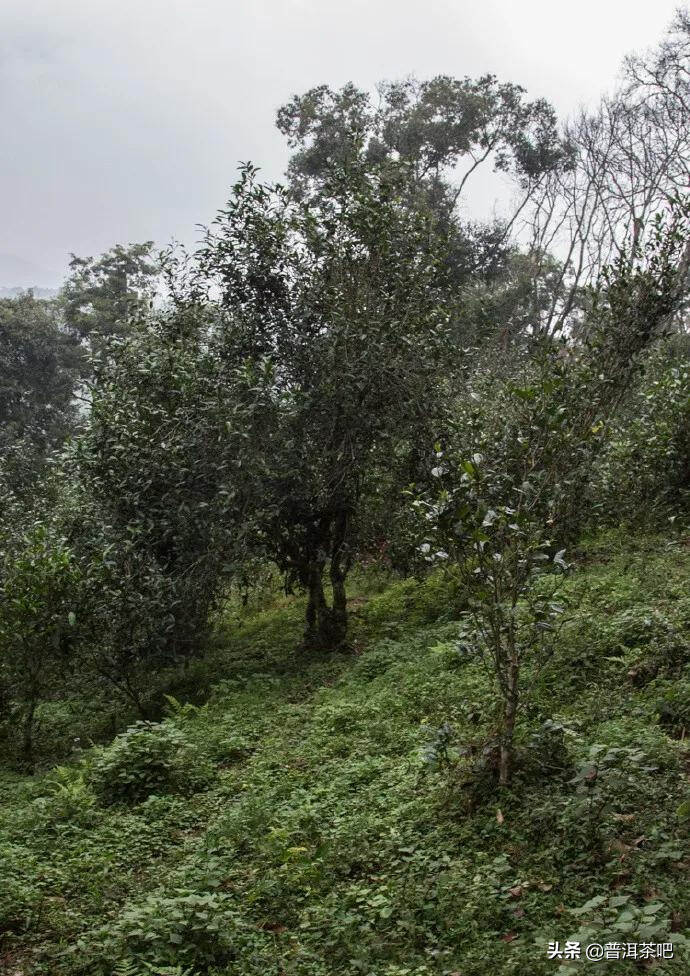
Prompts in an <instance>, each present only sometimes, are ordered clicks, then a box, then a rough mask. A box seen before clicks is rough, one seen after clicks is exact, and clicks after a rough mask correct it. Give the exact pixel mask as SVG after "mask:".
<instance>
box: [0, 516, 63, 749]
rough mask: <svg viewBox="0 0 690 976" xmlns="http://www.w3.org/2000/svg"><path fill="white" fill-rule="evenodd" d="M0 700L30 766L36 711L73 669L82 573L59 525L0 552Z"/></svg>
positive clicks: (34, 531) (38, 525)
mask: <svg viewBox="0 0 690 976" xmlns="http://www.w3.org/2000/svg"><path fill="white" fill-rule="evenodd" d="M0 560H1V562H0V643H1V644H2V655H1V656H0V697H1V698H2V699H3V700H4V701H5V702H6V703H7V704H8V705H9V707H10V709H16V711H17V716H16V719H15V721H16V724H17V725H18V726H19V727H20V729H21V735H22V743H21V754H22V758H23V760H24V762H25V763H26V764H27V765H29V766H31V765H32V764H33V761H34V753H33V737H34V729H35V723H36V717H37V715H36V713H37V708H38V706H39V704H40V702H41V701H43V700H44V699H45V698H46V697H47V696H48V695H49V694H51V693H53V692H54V690H55V688H56V687H60V685H61V684H62V679H63V675H64V674H65V671H66V670H68V669H69V666H70V665H71V664H72V660H71V659H72V657H73V654H74V646H75V640H76V634H77V628H76V623H77V618H76V613H75V610H76V609H77V606H78V591H79V587H80V583H81V572H80V567H79V565H78V562H77V560H76V558H75V554H74V551H73V550H72V548H71V546H70V545H69V542H68V540H67V539H66V538H65V537H64V536H63V535H61V533H60V526H59V523H57V524H55V523H53V524H51V523H50V521H46V522H40V521H37V522H35V523H34V524H33V525H31V526H30V527H29V528H28V529H27V531H26V532H25V533H24V534H20V535H19V537H18V538H15V539H10V540H8V542H7V543H5V544H4V545H3V546H2V549H0Z"/></svg>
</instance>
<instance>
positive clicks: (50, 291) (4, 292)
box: [0, 286, 58, 298]
mask: <svg viewBox="0 0 690 976" xmlns="http://www.w3.org/2000/svg"><path fill="white" fill-rule="evenodd" d="M27 291H32V292H33V293H34V298H55V297H56V295H57V293H58V289H57V288H38V287H32V288H30V289H29V288H21V287H19V286H16V287H14V288H0V298H17V297H18V296H19V295H23V294H24V292H27Z"/></svg>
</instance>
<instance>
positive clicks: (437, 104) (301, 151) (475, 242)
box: [277, 75, 564, 279]
mask: <svg viewBox="0 0 690 976" xmlns="http://www.w3.org/2000/svg"><path fill="white" fill-rule="evenodd" d="M378 95H379V100H378V105H376V106H374V105H373V104H372V102H371V99H370V97H369V95H368V94H367V93H366V92H364V91H361V90H360V89H357V88H356V87H355V86H354V85H352V84H348V85H345V86H344V87H343V88H342V89H340V91H334V90H332V89H330V88H329V87H328V86H326V85H322V86H320V87H317V88H313V89H311V90H310V91H308V92H306V93H305V94H303V95H296V96H294V97H293V98H292V100H291V101H290V102H288V103H287V104H285V105H283V106H282V108H280V110H279V111H278V116H277V124H278V128H279V129H280V131H281V132H282V133H283V134H284V135H285V136H287V138H288V141H289V144H290V146H291V147H292V148H293V149H294V150H295V151H294V154H293V156H292V158H291V160H290V163H289V166H288V177H289V179H290V183H291V185H292V186H293V188H295V189H296V190H297V191H298V192H300V193H302V194H309V193H314V192H318V191H319V187H321V186H322V185H323V181H324V179H327V178H328V173H329V172H330V169H331V168H332V167H333V166H348V165H352V164H353V163H354V162H355V161H357V162H358V163H359V164H360V165H366V166H367V167H368V168H369V169H371V170H376V169H383V170H397V171H399V172H401V173H404V176H405V181H406V186H407V192H408V194H409V196H410V199H411V200H415V201H417V202H418V205H419V206H420V207H421V208H422V209H423V210H429V211H431V212H432V213H433V214H434V215H435V217H436V219H437V221H438V222H439V224H440V226H441V229H442V230H443V232H444V233H445V234H446V235H448V236H449V239H450V240H451V241H452V244H453V246H452V247H451V248H450V250H449V254H448V260H449V262H450V265H451V267H452V269H453V272H454V276H455V278H456V279H467V278H468V277H469V276H471V275H476V274H477V273H483V274H486V273H487V272H489V273H490V272H491V271H492V270H495V269H496V268H497V267H500V266H501V260H502V258H503V257H504V252H503V251H502V247H503V245H505V244H506V243H507V240H508V237H509V234H510V231H511V228H512V226H513V224H514V222H515V220H516V219H517V217H518V215H519V214H520V213H521V212H522V210H523V209H524V206H525V204H526V201H527V200H528V199H529V198H530V196H531V195H532V194H533V192H534V190H535V188H536V187H537V186H538V185H540V183H541V181H542V180H543V178H544V176H545V175H546V174H547V173H549V172H550V171H551V170H552V169H553V168H554V167H555V166H557V165H558V163H559V161H560V160H561V159H562V156H563V152H564V148H563V145H562V143H561V140H560V136H559V133H558V126H557V121H556V116H555V113H554V111H553V109H552V108H551V106H550V105H549V104H548V103H547V102H546V101H545V100H543V99H537V100H536V101H532V102H530V101H527V100H526V99H525V98H524V89H523V88H521V87H520V86H519V85H514V84H510V83H502V82H499V81H498V80H497V79H496V78H495V77H494V76H493V75H485V76H483V77H482V78H479V79H477V80H472V79H469V78H463V79H458V78H452V77H449V76H447V75H438V76H437V77H435V78H432V79H430V80H427V81H418V80H416V79H414V78H409V79H406V80H404V81H396V82H387V83H382V84H381V85H379V87H378ZM488 165H493V167H494V169H495V170H497V171H500V172H504V173H509V174H510V175H511V176H512V177H513V178H514V180H515V183H516V186H518V187H519V190H520V193H519V194H518V196H519V199H518V201H517V203H516V204H515V208H514V211H513V213H512V214H510V215H509V216H508V217H507V218H506V219H505V220H503V221H501V222H499V224H497V225H494V226H493V227H487V228H478V227H477V226H472V225H464V226H463V225H461V222H460V220H459V217H458V209H457V204H458V201H459V200H460V199H461V197H462V196H463V194H465V193H466V191H467V188H468V185H469V183H470V182H471V180H472V178H473V176H474V175H475V173H476V172H477V171H478V170H479V169H481V168H482V167H483V166H488ZM488 244H490V245H491V246H490V248H488V250H487V247H486V245H488ZM487 256H488V257H489V260H488V262H487Z"/></svg>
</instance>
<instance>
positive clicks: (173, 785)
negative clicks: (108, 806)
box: [88, 722, 210, 803]
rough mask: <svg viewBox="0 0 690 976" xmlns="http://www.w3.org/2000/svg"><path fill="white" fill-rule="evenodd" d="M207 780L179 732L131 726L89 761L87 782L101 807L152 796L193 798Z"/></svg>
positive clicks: (203, 767) (164, 726) (169, 728)
mask: <svg viewBox="0 0 690 976" xmlns="http://www.w3.org/2000/svg"><path fill="white" fill-rule="evenodd" d="M209 775H210V767H209V765H208V763H207V762H205V761H204V759H203V758H202V757H200V756H199V755H198V753H197V751H196V750H195V749H194V747H193V745H192V744H191V743H190V742H189V741H188V740H187V739H186V738H185V736H184V734H183V733H182V732H181V731H180V730H179V729H176V728H175V727H174V726H172V725H169V724H167V723H165V722H163V723H161V724H159V725H152V724H150V723H147V722H137V723H136V724H135V725H132V726H131V727H130V728H129V729H127V731H126V732H123V733H122V734H121V735H119V736H117V738H116V739H114V740H113V742H112V743H111V744H110V745H109V746H106V747H105V748H103V749H101V751H100V752H98V753H97V754H96V755H95V757H94V758H93V760H92V762H91V763H90V765H89V770H88V782H89V785H90V786H91V787H92V788H93V790H94V792H95V793H96V794H97V795H98V796H99V797H100V798H101V799H102V800H103V801H104V802H105V803H119V802H125V803H139V802H141V801H142V800H145V799H146V798H147V797H148V796H151V795H152V794H156V793H161V792H162V793H168V792H172V793H189V792H194V790H197V789H200V788H202V787H203V786H204V785H205V784H206V783H207V782H208V778H209Z"/></svg>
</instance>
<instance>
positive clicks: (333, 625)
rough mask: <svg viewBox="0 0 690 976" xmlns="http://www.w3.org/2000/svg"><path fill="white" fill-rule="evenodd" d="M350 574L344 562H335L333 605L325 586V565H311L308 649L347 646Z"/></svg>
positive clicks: (307, 630)
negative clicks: (347, 583) (329, 604)
mask: <svg viewBox="0 0 690 976" xmlns="http://www.w3.org/2000/svg"><path fill="white" fill-rule="evenodd" d="M346 575H347V573H346V571H345V570H344V569H343V568H341V566H340V563H336V564H335V566H334V564H333V563H331V568H330V580H331V586H332V588H333V606H332V607H329V606H328V603H327V601H326V594H325V593H324V588H323V564H321V563H313V564H312V565H311V566H310V568H309V573H308V582H307V609H306V615H305V623H306V628H305V631H304V646H305V647H306V648H313V649H321V650H334V649H336V648H338V647H341V646H342V645H343V643H344V641H345V637H346V635H347V594H346V591H345V577H346Z"/></svg>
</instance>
